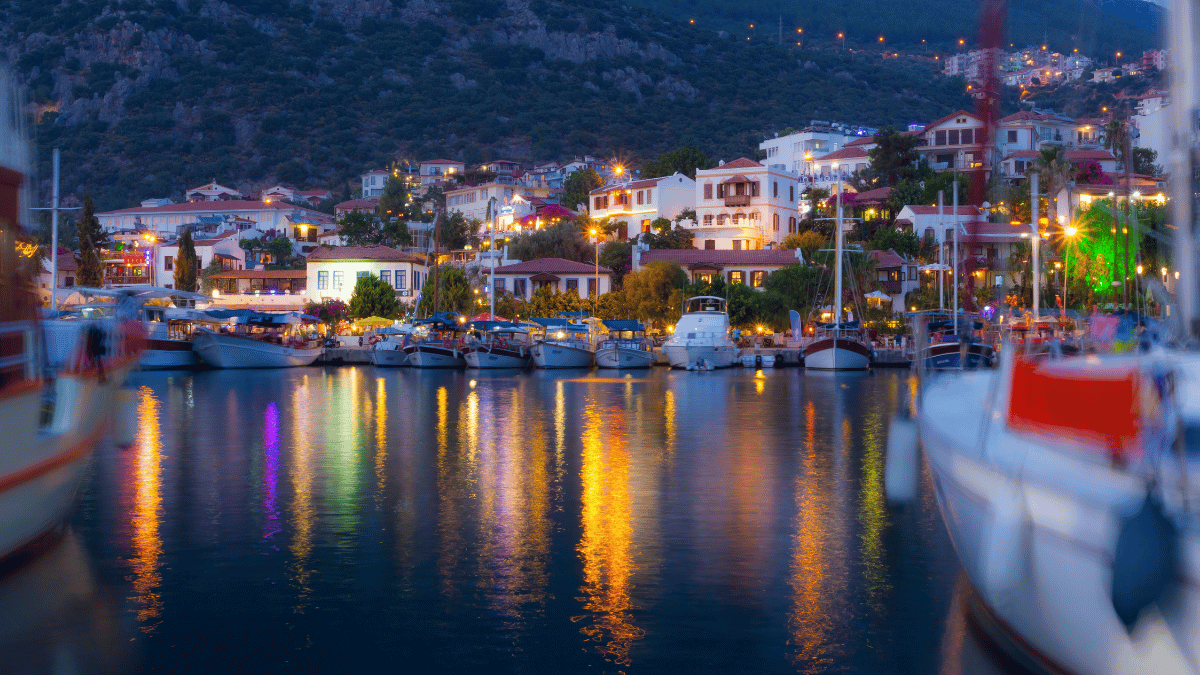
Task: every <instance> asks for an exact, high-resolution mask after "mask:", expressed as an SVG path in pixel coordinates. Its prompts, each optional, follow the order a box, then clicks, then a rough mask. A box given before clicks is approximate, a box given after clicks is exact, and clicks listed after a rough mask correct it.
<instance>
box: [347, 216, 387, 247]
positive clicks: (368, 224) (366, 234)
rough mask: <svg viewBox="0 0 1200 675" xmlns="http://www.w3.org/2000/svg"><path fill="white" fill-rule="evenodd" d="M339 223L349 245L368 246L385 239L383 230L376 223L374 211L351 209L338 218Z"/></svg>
mask: <svg viewBox="0 0 1200 675" xmlns="http://www.w3.org/2000/svg"><path fill="white" fill-rule="evenodd" d="M337 224H338V227H339V228H341V231H340V234H341V236H342V238H343V239H344V240H345V241H346V245H347V246H368V245H370V244H379V243H382V241H383V232H381V231H380V228H379V226H378V225H377V224H376V221H375V214H373V213H367V212H366V211H349V212H347V213H343V214H342V217H341V218H338V220H337Z"/></svg>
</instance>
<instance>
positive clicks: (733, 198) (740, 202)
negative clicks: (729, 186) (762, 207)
mask: <svg viewBox="0 0 1200 675" xmlns="http://www.w3.org/2000/svg"><path fill="white" fill-rule="evenodd" d="M725 206H750V195H725Z"/></svg>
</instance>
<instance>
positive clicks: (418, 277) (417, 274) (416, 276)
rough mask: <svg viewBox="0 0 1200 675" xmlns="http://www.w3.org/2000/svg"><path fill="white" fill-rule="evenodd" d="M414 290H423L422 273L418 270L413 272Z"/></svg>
mask: <svg viewBox="0 0 1200 675" xmlns="http://www.w3.org/2000/svg"><path fill="white" fill-rule="evenodd" d="M413 290H414V291H419V290H421V273H420V272H418V271H416V270H413Z"/></svg>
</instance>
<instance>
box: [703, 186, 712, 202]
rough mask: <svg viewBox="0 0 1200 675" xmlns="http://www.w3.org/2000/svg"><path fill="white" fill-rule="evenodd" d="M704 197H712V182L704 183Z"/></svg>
mask: <svg viewBox="0 0 1200 675" xmlns="http://www.w3.org/2000/svg"><path fill="white" fill-rule="evenodd" d="M704 198H705V199H712V183H705V184H704Z"/></svg>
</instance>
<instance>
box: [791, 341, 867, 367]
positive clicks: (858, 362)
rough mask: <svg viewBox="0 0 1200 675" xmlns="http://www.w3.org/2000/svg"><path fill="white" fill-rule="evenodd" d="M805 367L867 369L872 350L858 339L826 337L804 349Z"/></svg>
mask: <svg viewBox="0 0 1200 675" xmlns="http://www.w3.org/2000/svg"><path fill="white" fill-rule="evenodd" d="M804 367H805V368H807V369H809V370H867V369H868V368H870V367H871V350H870V349H868V348H867V346H866V345H864V344H863V343H861V342H858V341H856V340H846V339H838V340H834V339H833V338H824V339H821V340H817V341H816V342H813V343H812V344H810V345H809V346H808V348H807V349H805V350H804Z"/></svg>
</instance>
